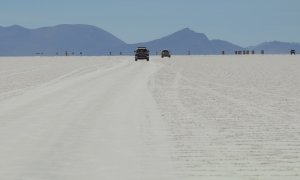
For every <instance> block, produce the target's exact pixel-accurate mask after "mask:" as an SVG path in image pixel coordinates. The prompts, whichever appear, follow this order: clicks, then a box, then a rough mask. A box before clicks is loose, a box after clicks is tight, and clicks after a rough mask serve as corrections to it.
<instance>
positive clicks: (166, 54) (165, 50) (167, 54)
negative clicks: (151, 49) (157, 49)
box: [161, 49, 171, 58]
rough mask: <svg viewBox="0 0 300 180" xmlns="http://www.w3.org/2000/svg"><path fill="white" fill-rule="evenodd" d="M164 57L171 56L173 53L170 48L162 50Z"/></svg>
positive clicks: (162, 56)
mask: <svg viewBox="0 0 300 180" xmlns="http://www.w3.org/2000/svg"><path fill="white" fill-rule="evenodd" d="M164 57H169V58H170V57H171V53H170V51H169V50H167V49H164V50H162V51H161V58H164Z"/></svg>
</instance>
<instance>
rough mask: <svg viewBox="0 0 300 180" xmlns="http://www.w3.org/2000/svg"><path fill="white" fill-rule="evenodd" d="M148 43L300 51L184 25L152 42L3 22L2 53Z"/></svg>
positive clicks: (117, 48)
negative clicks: (245, 42)
mask: <svg viewBox="0 0 300 180" xmlns="http://www.w3.org/2000/svg"><path fill="white" fill-rule="evenodd" d="M139 46H146V47H148V48H149V49H150V52H151V54H156V53H160V51H161V50H163V49H169V50H170V51H171V53H172V54H179V55H185V54H188V53H190V54H195V55H197V54H221V52H222V51H225V53H226V54H233V53H234V51H236V50H246V49H248V50H256V51H260V50H265V52H266V53H270V54H271V53H272V54H280V53H285V54H286V53H288V52H289V51H290V50H291V49H295V50H296V51H297V52H299V51H300V44H299V43H284V42H278V41H274V42H267V43H262V44H259V45H257V46H252V47H247V48H243V47H241V46H238V45H235V44H232V43H230V42H227V41H222V40H210V39H209V38H208V37H207V36H206V35H205V34H202V33H197V32H194V31H193V30H191V29H189V28H185V29H182V30H180V31H177V32H175V33H173V34H170V35H168V36H165V37H162V38H160V39H156V40H153V41H149V42H144V43H137V44H127V43H125V42H123V41H122V40H120V39H119V38H117V37H115V36H114V35H112V34H111V33H109V32H106V31H104V30H103V29H100V28H98V27H95V26H90V25H58V26H54V27H43V28H38V29H27V28H24V27H21V26H17V25H14V26H10V27H1V26H0V56H32V55H36V54H37V53H39V54H40V53H43V54H44V55H50V56H51V55H56V53H59V55H64V53H65V51H68V52H69V53H72V52H75V53H76V54H77V55H78V54H79V53H80V52H83V54H84V55H108V54H110V52H111V53H112V55H119V54H120V53H122V54H123V55H133V53H134V50H135V49H136V47H139Z"/></svg>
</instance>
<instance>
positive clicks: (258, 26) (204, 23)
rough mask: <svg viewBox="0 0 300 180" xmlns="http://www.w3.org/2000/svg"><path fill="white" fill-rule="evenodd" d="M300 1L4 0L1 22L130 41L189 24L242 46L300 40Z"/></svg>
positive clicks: (152, 37) (151, 38) (160, 34)
mask: <svg viewBox="0 0 300 180" xmlns="http://www.w3.org/2000/svg"><path fill="white" fill-rule="evenodd" d="M299 18H300V0H0V25H1V26H10V25H14V24H18V25H22V26H25V27H28V28H37V27H42V26H53V25H57V24H90V25H95V26H98V27H100V28H102V29H104V30H107V31H109V32H111V33H112V34H114V35H116V36H117V37H119V38H120V39H122V40H124V41H125V42H127V43H135V42H143V41H149V40H153V39H157V38H160V37H162V36H165V35H168V34H170V33H173V32H175V31H177V30H180V29H183V28H185V27H189V28H191V29H192V30H194V31H196V32H202V33H205V34H206V35H207V36H208V37H209V38H210V39H223V40H227V41H230V42H233V43H236V44H238V45H242V46H248V45H255V44H258V43H260V42H263V41H271V40H279V41H288V42H300V34H299V33H300V19H299Z"/></svg>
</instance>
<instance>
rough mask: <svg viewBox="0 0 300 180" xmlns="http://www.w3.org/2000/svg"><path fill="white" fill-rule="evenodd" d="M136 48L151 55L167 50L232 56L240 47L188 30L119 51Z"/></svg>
mask: <svg viewBox="0 0 300 180" xmlns="http://www.w3.org/2000/svg"><path fill="white" fill-rule="evenodd" d="M138 46H145V47H148V48H149V49H150V52H151V53H152V54H155V53H156V52H158V53H159V52H160V51H161V50H163V49H168V50H170V51H171V53H172V54H182V55H183V54H188V53H190V54H220V53H221V51H223V50H224V51H226V52H227V53H230V54H233V53H234V51H235V50H238V49H243V48H242V47H240V46H237V45H234V44H231V43H229V42H226V41H221V40H209V39H208V38H207V36H206V35H205V34H202V33H197V32H194V31H192V30H191V29H189V28H185V29H182V30H180V31H177V32H175V33H173V34H171V35H168V36H166V37H163V38H161V39H157V40H153V41H150V42H144V43H138V44H131V45H127V47H120V48H119V51H122V50H123V51H125V52H126V53H129V52H132V49H135V48H136V47H138Z"/></svg>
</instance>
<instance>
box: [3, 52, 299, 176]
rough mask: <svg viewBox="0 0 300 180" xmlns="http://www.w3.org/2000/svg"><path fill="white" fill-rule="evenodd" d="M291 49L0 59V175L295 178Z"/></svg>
mask: <svg viewBox="0 0 300 180" xmlns="http://www.w3.org/2000/svg"><path fill="white" fill-rule="evenodd" d="M299 69H300V58H299V56H284V55H282V56H280V55H278V56H260V55H255V56H174V57H172V58H171V59H161V58H159V57H151V60H150V62H147V61H138V62H134V60H133V57H126V56H124V57H113V56H112V57H13V58H6V57H1V58H0V159H1V161H0V179H8V180H10V179H22V180H23V179H30V180H35V179H36V180H38V179H49V180H50V179H51V180H53V179H55V180H56V179H57V180H65V179H72V180H73V179H75V180H76V179H78V180H82V179H89V180H90V179H91V180H96V179H97V180H98V179H116V180H119V179H128V180H134V179H136V180H140V179H149V180H153V179H172V180H173V179H180V180H181V179H187V180H189V179H197V180H198V179H249V180H250V179H251V180H252V179H270V180H271V179H272V180H273V179H295V180H296V179H299V178H300V173H299V172H300V156H299V155H300V71H299Z"/></svg>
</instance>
